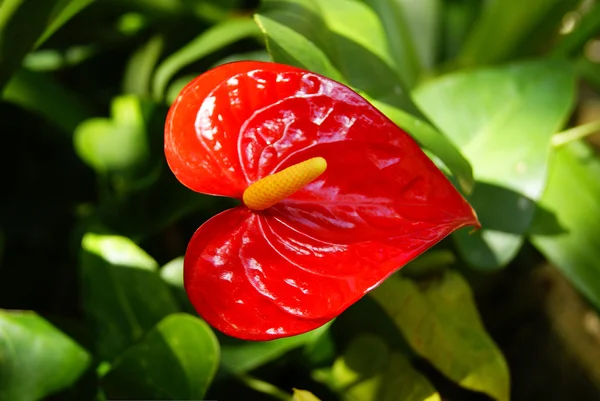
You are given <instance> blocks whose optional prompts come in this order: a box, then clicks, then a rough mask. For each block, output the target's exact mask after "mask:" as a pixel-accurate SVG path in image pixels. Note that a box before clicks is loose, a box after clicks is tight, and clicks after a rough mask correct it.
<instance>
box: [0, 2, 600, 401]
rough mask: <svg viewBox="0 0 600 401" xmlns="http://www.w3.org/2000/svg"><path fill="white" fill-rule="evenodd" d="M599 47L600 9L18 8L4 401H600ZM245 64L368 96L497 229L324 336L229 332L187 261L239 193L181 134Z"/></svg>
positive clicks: (434, 254) (0, 277) (396, 5)
mask: <svg viewBox="0 0 600 401" xmlns="http://www.w3.org/2000/svg"><path fill="white" fill-rule="evenodd" d="M599 33H600V3H599V2H597V1H595V0H529V1H528V2H527V4H526V5H525V4H524V3H523V1H516V0H488V1H481V0H413V1H409V0H263V1H260V2H258V1H243V0H220V1H217V0H214V1H213V0H103V1H100V0H45V1H39V0H3V1H2V0H0V93H1V98H0V134H1V135H2V145H0V163H1V165H2V168H1V169H0V176H1V179H2V181H1V183H2V195H1V197H0V202H1V211H0V213H1V214H0V217H1V219H0V307H1V308H3V309H0V401H34V400H42V399H50V400H98V401H99V400H106V399H111V398H112V399H148V400H150V399H162V400H167V399H169V400H188V399H189V400H192V399H194V400H197V399H202V398H209V399H219V400H238V399H243V400H267V399H275V400H277V399H279V400H292V399H293V400H302V401H314V400H315V399H317V397H318V398H319V399H321V400H357V401H368V400H373V401H375V400H377V401H379V400H398V401H425V400H427V401H433V400H442V399H443V400H489V399H493V400H497V401H508V400H509V399H514V400H567V399H580V400H587V399H589V400H596V399H598V398H599V397H600V368H599V367H598V364H597V361H598V360H599V359H598V358H600V329H599V327H600V320H599V319H598V313H597V312H598V310H599V308H600V158H599V156H598V146H597V145H594V144H598V143H599V141H597V140H595V138H596V137H595V136H594V134H595V133H596V132H597V131H599V130H600V107H599V106H598V105H600V95H599V92H598V91H599V90H600V64H599V62H600V51H599V50H598V48H599V47H598V43H600V42H598V39H596V37H597V35H598V34H599ZM235 60H273V61H277V62H281V63H286V64H291V65H296V66H300V67H303V68H306V69H310V70H312V71H314V72H317V73H320V74H323V75H326V76H329V77H331V78H333V79H336V80H338V81H340V82H343V83H346V84H348V85H350V86H352V87H353V88H354V89H355V90H357V91H358V92H360V93H361V94H362V95H363V96H364V97H366V98H367V99H369V100H370V101H371V102H372V103H373V104H374V105H375V106H377V107H378V108H379V109H380V110H381V111H382V112H384V113H385V114H387V115H388V116H389V117H390V118H391V119H392V120H393V121H394V122H396V123H397V124H398V125H399V126H400V127H402V128H404V129H405V130H406V131H407V132H409V133H410V134H411V135H412V136H413V137H414V138H415V139H416V140H417V141H418V142H419V143H420V144H421V145H422V146H423V148H424V149H425V150H426V151H427V152H428V154H429V155H430V156H431V157H432V159H433V160H434V161H436V163H438V165H439V166H440V168H442V169H444V171H446V172H448V174H449V175H451V176H452V179H453V180H454V182H455V183H456V185H457V187H458V188H460V189H461V190H462V191H463V192H464V193H465V195H466V196H468V198H469V200H470V202H471V203H472V204H473V206H474V207H475V209H476V210H477V213H478V215H479V216H480V219H481V223H482V225H483V229H482V230H481V231H479V232H477V233H476V234H469V232H468V230H466V231H459V232H457V233H455V234H453V235H452V236H451V238H449V239H447V240H446V241H444V242H443V243H441V244H439V245H438V246H436V247H435V248H434V249H432V250H430V251H429V252H427V253H426V254H425V255H423V256H422V257H420V258H419V259H418V260H416V261H415V262H413V263H411V264H410V265H409V266H407V267H405V268H404V269H402V271H401V272H400V273H398V274H396V275H394V276H393V277H391V278H390V279H389V280H387V281H386V282H385V283H384V284H382V285H381V286H380V287H379V288H378V289H376V290H375V291H373V292H372V294H370V296H368V297H365V298H364V299H363V300H361V301H360V302H358V303H357V304H356V305H354V306H352V307H351V308H350V309H348V310H347V311H346V312H344V313H343V314H342V315H341V316H340V317H339V318H337V319H336V320H335V321H333V322H332V323H330V324H327V325H326V326H324V327H322V328H319V329H317V330H315V331H313V332H310V333H306V334H303V335H300V336H296V337H291V338H286V339H281V340H276V341H271V342H262V343H255V342H245V341H239V340H235V339H232V338H228V337H226V336H224V335H222V334H220V333H217V332H215V331H213V330H212V329H211V328H210V327H209V326H208V325H207V324H206V323H205V322H204V321H203V320H201V319H200V318H199V317H198V316H197V315H196V313H195V312H194V310H193V308H192V307H191V305H190V304H189V302H188V300H187V297H186V295H185V292H184V290H183V287H182V255H183V254H184V252H185V247H186V245H187V240H188V239H189V238H190V236H191V234H192V233H193V231H194V230H195V229H196V228H197V227H198V226H200V224H201V223H202V222H204V221H205V220H206V219H208V218H210V217H211V216H213V215H214V214H216V213H217V212H219V211H221V210H224V209H226V208H228V207H230V206H231V205H232V202H233V201H230V200H226V199H221V198H216V197H209V196H204V195H200V194H195V193H193V192H191V191H188V190H187V189H185V188H184V187H183V186H182V185H180V184H179V183H178V182H177V181H176V180H175V178H174V177H173V175H172V174H171V173H170V171H169V170H168V168H167V166H166V164H165V161H164V156H163V143H162V135H163V124H164V119H165V116H166V112H167V110H168V107H169V104H170V103H171V102H172V101H173V99H174V98H175V97H176V96H177V94H178V92H179V90H180V89H181V88H182V87H183V86H184V85H185V84H186V83H187V82H189V80H191V79H192V78H194V77H195V76H197V75H198V74H200V73H202V72H204V71H206V70H208V69H210V68H212V67H214V66H216V65H219V64H221V63H225V62H230V61H235ZM557 378H558V379H557ZM294 389H302V390H294Z"/></svg>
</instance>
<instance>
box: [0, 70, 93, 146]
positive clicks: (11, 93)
mask: <svg viewBox="0 0 600 401" xmlns="http://www.w3.org/2000/svg"><path fill="white" fill-rule="evenodd" d="M3 98H4V99H6V100H7V101H9V102H13V103H15V104H18V105H20V106H22V107H24V108H27V109H29V110H33V111H35V112H36V113H38V114H40V115H41V116H43V117H44V118H46V119H47V120H48V121H51V122H52V123H54V124H55V125H56V126H58V127H60V128H62V130H63V132H64V133H65V134H67V135H68V136H69V137H71V135H72V134H73V132H74V131H75V128H76V127H77V125H78V124H79V123H81V122H82V121H84V120H86V119H88V118H90V117H91V116H92V113H91V111H90V108H89V107H88V106H87V105H86V103H85V101H84V100H83V99H80V98H79V97H78V96H77V94H76V93H73V92H70V91H69V90H68V89H67V88H65V87H64V86H61V85H60V84H59V83H57V82H56V81H55V80H53V79H52V78H51V77H50V76H49V75H47V74H43V73H37V72H32V71H29V70H26V69H23V68H22V69H20V70H18V71H17V72H16V73H15V74H14V75H13V76H12V78H11V80H10V81H9V82H8V84H7V85H6V87H5V88H4V93H3Z"/></svg>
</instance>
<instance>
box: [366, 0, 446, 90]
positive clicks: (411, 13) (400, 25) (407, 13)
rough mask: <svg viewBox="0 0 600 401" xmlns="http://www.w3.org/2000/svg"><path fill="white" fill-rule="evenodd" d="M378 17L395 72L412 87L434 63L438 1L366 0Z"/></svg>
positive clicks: (437, 26) (438, 10)
mask: <svg viewBox="0 0 600 401" xmlns="http://www.w3.org/2000/svg"><path fill="white" fill-rule="evenodd" d="M365 3H367V4H368V5H369V6H370V7H372V8H373V10H374V11H375V12H376V13H377V16H378V17H379V19H380V21H381V24H382V25H383V28H384V29H385V32H386V37H387V42H388V47H389V52H390V53H391V57H392V58H393V60H394V64H395V65H396V70H397V71H398V74H399V75H400V77H402V78H403V81H404V82H405V83H406V84H407V86H408V87H413V86H414V85H415V84H416V82H417V79H418V78H419V75H420V73H421V70H422V69H424V68H425V69H431V68H432V67H433V66H434V62H435V51H436V48H437V41H438V36H439V34H438V29H439V26H440V24H439V22H438V19H439V13H440V0H421V1H388V0H365Z"/></svg>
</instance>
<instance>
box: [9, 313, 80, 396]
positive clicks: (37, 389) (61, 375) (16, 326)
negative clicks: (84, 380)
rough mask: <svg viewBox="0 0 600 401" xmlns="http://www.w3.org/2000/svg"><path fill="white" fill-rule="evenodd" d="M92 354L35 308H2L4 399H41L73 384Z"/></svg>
mask: <svg viewBox="0 0 600 401" xmlns="http://www.w3.org/2000/svg"><path fill="white" fill-rule="evenodd" d="M90 360H91V358H90V355H89V354H88V353H87V351H86V350H84V349H83V348H82V347H81V346H79V344H77V343H76V342H75V341H73V340H72V339H71V338H70V337H68V336H67V335H65V334H64V333H62V332H61V331H60V330H58V329H57V328H56V327H54V326H52V325H51V324H50V323H48V322H47V321H46V320H45V319H43V318H41V317H40V316H38V315H37V314H35V313H34V312H23V311H6V310H1V309H0V400H1V401H31V400H40V399H42V398H44V397H46V396H48V395H50V394H52V393H55V392H57V391H59V390H62V389H64V388H66V387H69V386H71V385H72V384H73V383H74V382H75V381H76V380H77V378H78V377H79V376H81V374H82V373H83V372H84V371H85V369H86V368H87V366H88V364H89V363H90Z"/></svg>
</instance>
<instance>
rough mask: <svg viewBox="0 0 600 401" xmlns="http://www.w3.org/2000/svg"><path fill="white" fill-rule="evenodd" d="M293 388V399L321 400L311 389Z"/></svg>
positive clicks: (301, 400)
mask: <svg viewBox="0 0 600 401" xmlns="http://www.w3.org/2000/svg"><path fill="white" fill-rule="evenodd" d="M293 390H294V396H293V397H292V401H321V400H319V399H318V398H317V397H315V395H314V394H313V393H311V392H310V391H306V390H298V389H297V388H295V389H293Z"/></svg>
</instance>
